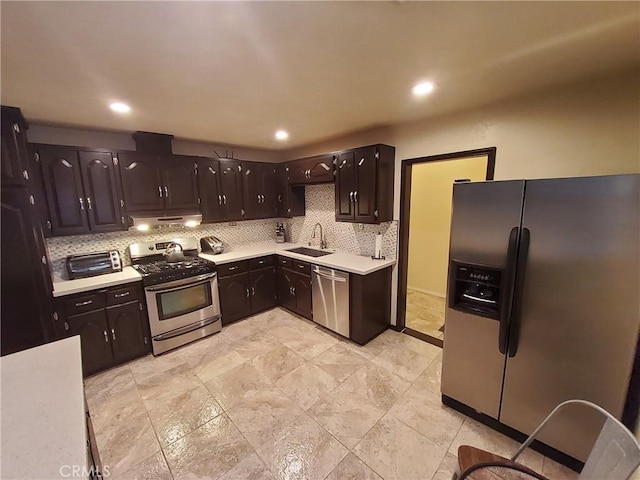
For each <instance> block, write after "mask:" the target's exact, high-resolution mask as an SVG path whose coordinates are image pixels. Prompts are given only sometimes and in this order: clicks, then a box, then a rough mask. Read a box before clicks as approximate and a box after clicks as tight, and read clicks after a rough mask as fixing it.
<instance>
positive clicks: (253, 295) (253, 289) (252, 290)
mask: <svg viewBox="0 0 640 480" xmlns="http://www.w3.org/2000/svg"><path fill="white" fill-rule="evenodd" d="M251 296H252V297H255V296H256V289H255V288H253V287H251Z"/></svg>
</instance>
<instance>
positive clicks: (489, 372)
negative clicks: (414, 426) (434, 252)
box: [442, 175, 640, 461]
mask: <svg viewBox="0 0 640 480" xmlns="http://www.w3.org/2000/svg"><path fill="white" fill-rule="evenodd" d="M639 203H640V175H615V176H605V177H581V178H562V179H548V180H547V179H545V180H526V181H524V180H521V181H498V182H481V183H461V184H455V185H454V189H453V215H452V225H451V244H450V258H449V259H450V265H449V280H448V290H447V310H446V317H445V337H444V353H443V369H442V394H443V402H444V403H445V404H449V405H452V406H454V408H458V409H460V408H459V407H460V406H462V407H470V408H471V409H473V410H475V411H476V412H478V413H481V414H483V415H480V417H483V416H485V417H489V418H490V419H494V420H497V421H498V422H500V423H501V424H503V425H506V426H508V427H511V428H512V429H515V430H516V431H518V432H521V433H524V434H529V433H531V432H532V431H533V430H534V429H535V427H536V426H537V425H538V424H539V423H540V422H541V421H542V419H543V418H544V417H545V416H546V415H547V414H548V413H549V412H550V411H551V410H552V409H553V408H554V407H555V406H556V405H558V404H559V403H560V402H562V401H564V400H568V399H571V398H582V399H586V400H590V401H593V402H595V403H597V404H599V405H600V406H602V407H603V408H605V409H606V410H608V411H609V412H611V413H612V414H614V415H616V416H617V417H618V418H620V417H621V416H622V413H623V409H624V408H625V401H626V400H627V398H628V397H627V395H628V394H633V392H629V391H628V389H629V388H630V376H631V372H632V368H633V364H634V357H635V355H636V349H637V345H638V334H639V330H640V313H639V309H640V212H639ZM631 388H638V386H637V385H633V386H632V387H631ZM451 400H453V402H452V401H451ZM487 423H490V422H487ZM601 425H602V421H601V420H600V419H599V418H598V417H597V416H593V415H590V412H585V411H581V410H578V411H576V410H574V411H572V412H569V411H566V412H565V413H564V414H563V415H562V416H561V417H560V418H558V421H557V422H556V421H554V423H553V424H551V425H549V428H548V429H545V430H544V431H543V432H542V435H541V437H540V440H541V441H542V442H543V443H545V444H547V445H549V446H551V447H553V448H555V449H556V450H559V451H560V452H562V453H564V454H567V455H570V456H571V457H573V458H575V459H578V460H580V461H584V460H585V459H586V456H587V455H588V453H589V451H590V449H591V446H592V445H593V442H594V441H595V438H596V436H597V434H598V432H599V429H600V427H601Z"/></svg>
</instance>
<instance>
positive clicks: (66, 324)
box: [64, 322, 69, 332]
mask: <svg viewBox="0 0 640 480" xmlns="http://www.w3.org/2000/svg"><path fill="white" fill-rule="evenodd" d="M64 329H65V330H66V331H67V332H68V331H69V324H68V323H67V322H64Z"/></svg>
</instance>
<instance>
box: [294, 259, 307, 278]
mask: <svg viewBox="0 0 640 480" xmlns="http://www.w3.org/2000/svg"><path fill="white" fill-rule="evenodd" d="M293 270H295V271H296V272H298V273H302V274H304V275H311V264H309V263H306V262H300V261H298V260H294V261H293Z"/></svg>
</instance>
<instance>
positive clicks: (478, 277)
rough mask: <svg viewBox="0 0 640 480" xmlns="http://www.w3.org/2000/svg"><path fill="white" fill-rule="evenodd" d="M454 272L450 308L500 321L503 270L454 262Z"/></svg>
mask: <svg viewBox="0 0 640 480" xmlns="http://www.w3.org/2000/svg"><path fill="white" fill-rule="evenodd" d="M452 272H453V276H452V280H453V282H452V285H451V287H450V288H451V289H450V295H449V307H451V308H453V309H455V310H458V311H461V312H466V313H471V314H474V315H481V316H483V317H488V318H494V319H496V320H498V319H499V318H500V285H501V281H502V269H500V268H494V267H488V266H484V265H473V264H468V263H459V262H456V261H454V262H453V264H452Z"/></svg>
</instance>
